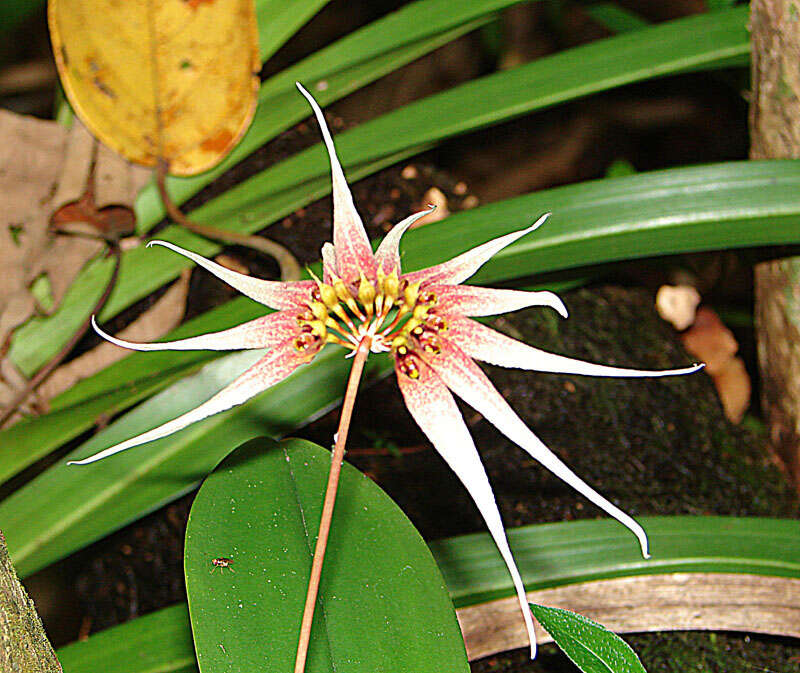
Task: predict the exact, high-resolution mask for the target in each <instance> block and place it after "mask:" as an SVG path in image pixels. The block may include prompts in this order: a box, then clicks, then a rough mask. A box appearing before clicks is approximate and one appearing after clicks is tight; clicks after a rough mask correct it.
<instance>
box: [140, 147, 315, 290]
mask: <svg viewBox="0 0 800 673" xmlns="http://www.w3.org/2000/svg"><path fill="white" fill-rule="evenodd" d="M166 177H167V165H166V163H165V162H163V161H162V162H161V163H160V164H159V165H158V168H157V169H156V185H157V186H158V193H159V194H160V195H161V200H162V201H163V203H164V208H165V209H166V211H167V215H169V216H170V217H171V218H172V219H173V221H175V222H176V223H177V224H180V225H181V226H182V227H184V228H186V229H188V230H189V231H192V232H194V233H195V234H199V235H200V236H204V237H205V238H210V239H211V240H214V241H222V242H223V243H231V244H233V245H243V246H246V247H248V248H252V249H253V250H258V251H259V252H263V253H264V254H265V255H269V256H270V257H273V258H274V259H275V261H277V262H278V265H279V266H280V269H281V280H283V281H290V280H298V279H299V278H300V275H301V269H300V264H298V262H297V260H296V259H295V258H294V255H292V253H291V252H289V251H288V250H287V249H286V248H284V247H283V246H282V245H281V244H280V243H276V242H275V241H271V240H269V239H268V238H264V237H262V236H250V235H248V234H242V233H240V232H238V231H230V230H228V229H219V228H217V227H212V226H210V225H208V224H200V223H199V222H194V221H193V220H190V219H189V218H188V217H186V215H184V214H183V212H182V211H181V209H180V208H178V206H176V205H175V203H174V202H173V201H172V198H171V197H170V195H169V193H168V192H167V186H166V182H165V181H166Z"/></svg>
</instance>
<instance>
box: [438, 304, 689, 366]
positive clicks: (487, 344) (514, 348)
mask: <svg viewBox="0 0 800 673" xmlns="http://www.w3.org/2000/svg"><path fill="white" fill-rule="evenodd" d="M447 337H448V338H449V339H451V340H452V341H453V342H455V343H458V345H459V348H460V349H461V350H462V351H464V353H466V354H467V355H469V356H470V357H472V358H475V359H477V360H481V361H483V362H488V363H490V364H493V365H499V366H501V367H510V368H518V369H530V370H532V371H537V372H553V373H557V374H580V375H581V376H613V377H623V378H624V377H630V378H639V377H660V376H680V375H682V374H692V373H694V372H696V371H698V370H700V369H702V368H703V367H704V366H705V365H703V364H695V365H692V366H691V367H682V368H680V369H656V370H646V369H628V368H626V367H610V366H608V365H598V364H594V363H593V362H585V361H583V360H575V359H573V358H568V357H565V356H563V355H556V354H555V353H550V352H548V351H543V350H540V349H538V348H534V347H533V346H528V345H527V344H524V343H522V342H521V341H517V340H516V339H512V338H511V337H508V336H506V335H505V334H501V333H500V332H497V331H495V330H493V329H492V328H490V327H486V326H485V325H481V324H480V323H478V322H475V321H474V320H469V319H467V318H460V319H452V320H451V321H450V322H449V329H448V332H447Z"/></svg>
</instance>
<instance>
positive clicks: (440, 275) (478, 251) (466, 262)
mask: <svg viewBox="0 0 800 673" xmlns="http://www.w3.org/2000/svg"><path fill="white" fill-rule="evenodd" d="M548 217H550V213H545V214H544V215H542V216H541V217H540V218H539V219H538V220H536V222H534V223H533V224H532V225H531V226H530V227H526V228H525V229H520V230H519V231H513V232H511V233H510V234H506V235H505V236H499V237H498V238H495V239H492V240H491V241H489V242H487V243H484V244H483V245H479V246H477V247H475V248H473V249H472V250H468V251H467V252H465V253H463V254H461V255H459V256H458V257H453V259H451V260H449V261H447V262H444V263H442V264H438V265H436V266H432V267H429V268H427V269H422V270H421V271H413V272H412V273H407V274H405V275H404V276H403V278H405V279H406V280H407V281H408V282H409V283H415V282H417V281H422V282H423V283H424V284H434V283H435V284H437V285H438V284H447V285H458V284H459V283H463V282H464V281H465V280H467V278H469V277H470V276H472V275H473V274H474V273H475V272H476V271H477V270H478V269H480V268H481V267H482V266H483V265H484V264H486V262H488V261H489V260H490V259H491V258H492V257H494V255H496V254H497V253H498V252H500V251H501V250H502V249H503V248H505V247H506V246H508V245H511V244H512V243H513V242H514V241H516V240H517V239H519V238H522V237H523V236H524V235H525V234H529V233H530V232H532V231H534V230H535V229H538V228H539V227H540V226H542V224H544V222H545V220H547V218H548Z"/></svg>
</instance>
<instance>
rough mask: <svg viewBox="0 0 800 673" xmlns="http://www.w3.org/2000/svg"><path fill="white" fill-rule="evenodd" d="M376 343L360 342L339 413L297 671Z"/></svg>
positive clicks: (305, 649)
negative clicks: (352, 421)
mask: <svg viewBox="0 0 800 673" xmlns="http://www.w3.org/2000/svg"><path fill="white" fill-rule="evenodd" d="M371 345H372V337H368V336H367V337H364V338H363V339H362V340H361V343H359V345H358V349H357V350H356V354H355V357H354V358H353V367H352V369H351V370H350V378H349V379H348V380H347V389H346V391H345V393H344V401H343V402H342V415H341V416H340V417H339V429H338V430H337V432H336V443H335V445H334V447H333V455H332V456H331V471H330V473H329V474H328V487H327V489H326V490H325V500H324V501H323V503H322V517H321V518H320V522H319V534H318V536H317V545H316V547H315V548H314V560H313V561H312V562H311V577H309V580H308V593H307V594H306V604H305V607H304V608H303V620H302V622H301V624H300V640H299V642H298V643H297V657H296V658H295V662H294V673H303V671H304V670H305V667H306V657H307V656H308V642H309V639H310V637H311V624H312V622H313V620H314V606H315V605H316V603H317V593H318V592H319V580H320V577H321V576H322V563H323V561H324V560H325V549H326V548H327V546H328V533H329V532H330V529H331V519H332V518H333V505H334V503H335V502H336V490H337V489H338V488H339V473H340V472H341V470H342V461H343V460H344V446H345V443H346V442H347V431H348V430H349V429H350V419H351V418H352V416H353V405H354V404H355V401H356V393H357V392H358V384H359V382H360V381H361V373H362V372H363V371H364V363H365V362H366V361H367V356H368V355H369V348H370V346H371Z"/></svg>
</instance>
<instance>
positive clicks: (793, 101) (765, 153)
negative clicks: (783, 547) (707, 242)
mask: <svg viewBox="0 0 800 673" xmlns="http://www.w3.org/2000/svg"><path fill="white" fill-rule="evenodd" d="M750 28H751V31H752V43H753V44H752V88H753V92H752V100H751V106H750V134H751V135H750V137H751V147H750V157H751V158H752V159H797V158H800V1H797V0H753V3H752V13H751V18H750ZM755 287H756V307H755V314H756V332H757V339H758V359H759V366H760V369H761V382H762V385H761V390H762V405H763V408H764V415H765V418H766V420H767V423H768V425H769V429H770V437H771V439H772V442H773V444H774V446H775V448H776V449H777V451H778V453H779V455H780V456H781V458H782V459H783V460H784V461H785V463H786V465H787V467H788V468H789V470H790V472H791V473H792V475H793V477H794V479H795V483H796V484H797V486H798V487H800V258H799V257H794V258H791V259H780V260H776V261H772V262H765V263H762V264H759V265H758V266H757V267H756V270H755Z"/></svg>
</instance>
